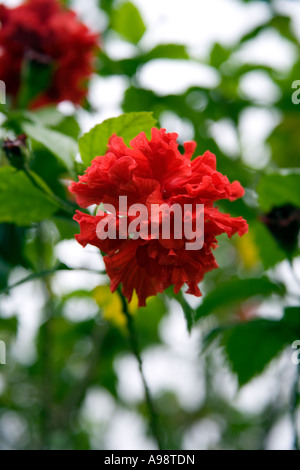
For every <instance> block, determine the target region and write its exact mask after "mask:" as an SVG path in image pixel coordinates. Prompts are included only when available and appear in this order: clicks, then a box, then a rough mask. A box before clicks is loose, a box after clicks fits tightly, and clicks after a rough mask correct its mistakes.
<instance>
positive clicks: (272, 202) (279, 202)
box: [257, 172, 300, 212]
mask: <svg viewBox="0 0 300 470" xmlns="http://www.w3.org/2000/svg"><path fill="white" fill-rule="evenodd" d="M299 187H300V173H296V172H295V173H292V172H291V173H289V174H280V173H274V174H270V175H263V176H262V177H261V179H260V182H259V184H258V187H257V193H258V197H259V203H260V206H261V208H262V210H263V211H265V212H269V211H270V210H271V209H272V208H273V207H280V206H283V205H285V204H293V205H294V206H296V207H300V191H299Z"/></svg>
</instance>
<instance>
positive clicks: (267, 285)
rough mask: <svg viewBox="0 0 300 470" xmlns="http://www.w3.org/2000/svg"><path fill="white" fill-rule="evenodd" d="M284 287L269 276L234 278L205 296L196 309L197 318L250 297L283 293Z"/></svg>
mask: <svg viewBox="0 0 300 470" xmlns="http://www.w3.org/2000/svg"><path fill="white" fill-rule="evenodd" d="M283 293H284V287H283V285H282V284H277V283H275V282H272V281H270V280H269V279H268V278H267V277H261V278H248V279H239V278H233V279H231V280H230V281H226V282H224V283H223V284H219V285H218V286H217V287H215V289H213V290H212V291H210V292H209V293H208V294H207V295H206V296H205V297H204V298H203V302H202V304H201V305H200V306H199V307H198V308H197V309H196V320H198V319H199V318H202V317H205V316H207V315H210V314H211V313H214V312H215V311H216V310H218V309H220V308H222V309H223V308H224V307H229V306H230V305H234V304H237V303H239V302H242V301H244V300H246V299H248V298H251V297H256V296H263V297H264V298H266V297H267V296H269V295H271V294H279V295H281V294H283Z"/></svg>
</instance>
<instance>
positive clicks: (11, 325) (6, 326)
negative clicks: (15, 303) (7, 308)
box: [0, 317, 18, 339]
mask: <svg viewBox="0 0 300 470" xmlns="http://www.w3.org/2000/svg"><path fill="white" fill-rule="evenodd" d="M17 329H18V319H17V317H10V318H0V339H1V337H3V334H4V333H6V332H7V333H10V334H14V335H15V334H16V333H17Z"/></svg>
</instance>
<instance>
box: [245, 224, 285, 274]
mask: <svg viewBox="0 0 300 470" xmlns="http://www.w3.org/2000/svg"><path fill="white" fill-rule="evenodd" d="M252 230H253V234H254V238H255V245H256V246H257V248H258V251H259V257H260V259H261V261H262V264H263V267H264V268H265V269H270V268H272V267H273V266H275V264H277V263H280V262H281V261H283V260H284V259H285V258H286V253H285V252H284V251H283V250H282V249H281V248H280V246H279V245H278V243H277V242H276V240H275V238H274V237H273V236H272V234H271V233H270V231H269V230H268V229H267V227H266V226H265V225H264V224H262V223H261V222H258V221H255V222H254V223H253V224H252Z"/></svg>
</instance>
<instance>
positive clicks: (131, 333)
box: [117, 287, 163, 450]
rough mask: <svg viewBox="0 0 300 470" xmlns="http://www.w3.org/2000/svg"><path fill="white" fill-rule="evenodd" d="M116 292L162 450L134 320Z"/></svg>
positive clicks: (155, 432)
mask: <svg viewBox="0 0 300 470" xmlns="http://www.w3.org/2000/svg"><path fill="white" fill-rule="evenodd" d="M117 292H118V294H119V296H120V299H121V302H122V309H123V313H124V315H125V317H126V320H127V328H128V333H129V339H130V344H131V348H132V352H133V354H134V355H135V357H136V360H137V362H138V365H139V371H140V375H141V378H142V382H143V386H144V391H145V398H146V403H147V407H148V413H149V418H150V426H151V430H152V434H153V436H154V438H155V440H156V443H157V446H158V448H159V450H163V445H162V441H161V436H160V432H159V426H158V416H157V413H156V410H155V407H154V403H153V400H152V396H151V393H150V390H149V386H148V384H147V381H146V378H145V374H144V369H143V361H142V358H141V354H140V347H139V342H138V336H137V332H136V330H135V325H134V321H133V318H132V315H131V314H130V313H129V311H128V304H127V300H126V299H125V297H124V295H123V294H122V291H121V289H120V287H119V288H118V289H117Z"/></svg>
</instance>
